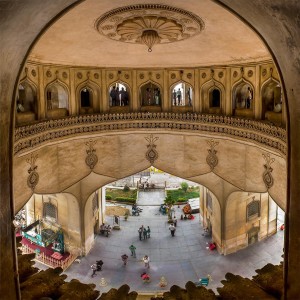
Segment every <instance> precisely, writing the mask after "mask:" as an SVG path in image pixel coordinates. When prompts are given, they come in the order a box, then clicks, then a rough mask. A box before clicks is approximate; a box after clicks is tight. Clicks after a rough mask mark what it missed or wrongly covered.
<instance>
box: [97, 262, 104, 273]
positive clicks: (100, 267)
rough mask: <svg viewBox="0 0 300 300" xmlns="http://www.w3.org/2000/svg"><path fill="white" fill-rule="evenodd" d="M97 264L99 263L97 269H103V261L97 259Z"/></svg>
mask: <svg viewBox="0 0 300 300" xmlns="http://www.w3.org/2000/svg"><path fill="white" fill-rule="evenodd" d="M96 265H97V271H102V266H103V261H102V260H97V261H96Z"/></svg>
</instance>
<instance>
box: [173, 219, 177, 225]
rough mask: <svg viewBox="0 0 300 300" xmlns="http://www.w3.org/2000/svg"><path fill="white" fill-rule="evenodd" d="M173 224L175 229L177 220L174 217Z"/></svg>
mask: <svg viewBox="0 0 300 300" xmlns="http://www.w3.org/2000/svg"><path fill="white" fill-rule="evenodd" d="M173 223H174V226H175V227H177V218H176V216H174V219H173Z"/></svg>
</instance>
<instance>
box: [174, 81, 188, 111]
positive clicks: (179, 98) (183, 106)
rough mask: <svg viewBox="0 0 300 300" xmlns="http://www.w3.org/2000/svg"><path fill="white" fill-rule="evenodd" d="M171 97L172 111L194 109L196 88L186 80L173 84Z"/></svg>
mask: <svg viewBox="0 0 300 300" xmlns="http://www.w3.org/2000/svg"><path fill="white" fill-rule="evenodd" d="M170 98H171V99H170V101H171V106H172V111H178V112H186V111H193V102H194V101H193V99H194V89H193V87H192V86H191V85H190V84H188V83H186V82H184V81H179V82H176V83H175V84H173V85H172V86H171V88H170Z"/></svg>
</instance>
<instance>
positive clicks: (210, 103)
mask: <svg viewBox="0 0 300 300" xmlns="http://www.w3.org/2000/svg"><path fill="white" fill-rule="evenodd" d="M224 95H225V89H224V86H223V85H222V84H221V83H219V82H218V81H215V80H210V81H208V82H207V83H205V84H204V85H203V86H202V89H201V98H202V100H203V101H202V105H203V108H202V110H203V112H205V113H209V114H220V113H222V111H223V106H224V100H223V98H224Z"/></svg>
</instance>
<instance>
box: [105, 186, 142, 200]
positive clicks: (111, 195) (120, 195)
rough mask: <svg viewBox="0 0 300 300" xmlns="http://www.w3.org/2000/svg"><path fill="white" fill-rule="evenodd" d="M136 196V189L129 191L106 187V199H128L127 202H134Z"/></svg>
mask: <svg viewBox="0 0 300 300" xmlns="http://www.w3.org/2000/svg"><path fill="white" fill-rule="evenodd" d="M136 196H137V190H136V189H132V190H129V191H124V190H122V189H111V188H110V189H106V195H105V198H106V200H113V201H120V202H124V201H125V202H126V199H128V201H129V202H135V201H136Z"/></svg>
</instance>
